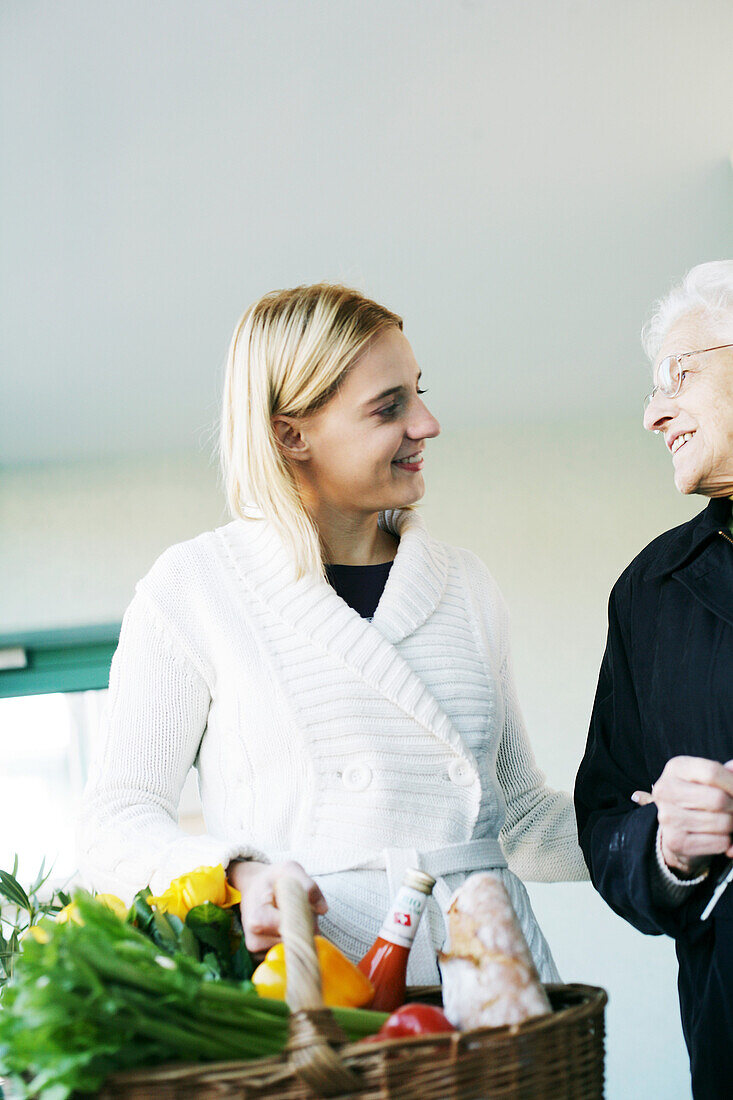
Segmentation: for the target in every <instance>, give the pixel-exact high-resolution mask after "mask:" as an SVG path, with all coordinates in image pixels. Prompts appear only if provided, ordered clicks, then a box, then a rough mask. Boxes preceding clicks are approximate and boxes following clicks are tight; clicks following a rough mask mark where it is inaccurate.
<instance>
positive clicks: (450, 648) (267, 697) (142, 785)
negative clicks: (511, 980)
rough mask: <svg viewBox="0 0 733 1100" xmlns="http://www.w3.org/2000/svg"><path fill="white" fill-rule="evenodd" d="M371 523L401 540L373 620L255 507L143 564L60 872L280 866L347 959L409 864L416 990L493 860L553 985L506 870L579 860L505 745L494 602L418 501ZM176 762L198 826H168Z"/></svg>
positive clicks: (513, 724) (504, 625)
mask: <svg viewBox="0 0 733 1100" xmlns="http://www.w3.org/2000/svg"><path fill="white" fill-rule="evenodd" d="M380 523H381V524H382V525H383V526H384V527H385V528H386V529H387V530H390V531H392V532H393V533H394V534H395V535H397V536H398V538H399V540H400V541H399V547H398V550H397V556H396V558H395V561H394V564H393V567H392V570H391V572H390V575H389V578H388V580H387V584H386V586H385V589H384V592H383V594H382V598H381V600H380V602H379V605H378V607H377V610H376V612H375V615H374V618H373V620H372V621H371V622H368V621H366V620H365V619H362V618H361V617H360V616H359V615H358V614H357V613H356V612H355V611H353V610H352V609H351V608H350V607H349V606H348V605H347V604H346V603H345V602H344V601H343V600H342V599H341V598H340V597H339V596H338V595H337V594H336V593H335V592H334V591H333V589H332V588H331V587H330V585H329V584H328V583H327V582H326V581H325V580H324V579H322V578H319V577H305V578H301V579H300V580H297V581H296V579H295V571H294V566H293V562H292V560H291V557H290V555H289V553H288V552H287V550H286V548H285V546H284V545H283V543H282V542H281V540H280V538H279V536H278V535H277V533H276V531H275V530H274V528H273V527H272V526H271V525H270V524H269V523H268V522H267V521H265V520H264V519H262V518H248V519H240V520H236V521H235V522H233V523H230V524H228V525H227V526H225V527H222V528H220V529H218V530H216V531H213V532H207V533H205V534H203V535H200V536H199V537H198V538H195V539H192V540H191V541H189V542H185V543H181V544H180V545H177V546H173V547H171V548H170V549H169V550H167V551H166V552H165V553H164V554H163V555H162V556H161V557H160V558H159V559H158V561H157V562H156V563H155V565H154V566H153V568H152V569H151V571H150V572H149V573H148V575H147V576H146V577H145V578H144V579H143V580H142V581H140V583H139V584H138V586H137V590H136V594H135V597H134V599H133V601H132V603H131V604H130V607H129V608H128V610H127V612H126V614H125V617H124V621H123V624H122V631H121V634H120V642H119V647H118V649H117V652H116V654H115V657H114V660H113V662H112V669H111V675H110V690H109V699H108V714H107V721H106V729H105V731H104V735H103V737H102V740H101V743H100V748H99V751H98V753H97V756H96V759H95V761H94V763H93V766H92V770H91V774H90V779H89V783H88V785H87V790H86V793H85V797H84V804H83V811H82V817H81V821H80V829H79V850H80V852H79V861H80V866H81V868H82V871H83V873H84V875H85V877H86V878H87V879H88V881H89V882H90V883H91V884H92V885H93V886H94V887H96V888H97V889H99V890H109V891H113V892H116V893H118V894H122V895H123V896H127V897H129V896H130V895H132V894H133V893H134V892H135V891H137V890H138V889H140V888H142V887H143V886H145V885H147V884H148V883H150V884H151V886H152V888H153V890H154V891H156V892H157V891H159V890H162V889H164V888H165V887H166V886H167V885H168V883H169V881H170V880H171V879H172V878H174V877H175V876H176V875H179V874H182V873H183V872H185V871H187V870H191V869H192V868H194V867H196V866H199V865H201V864H218V863H222V864H224V866H226V865H227V864H228V863H229V861H230V860H231V859H233V858H235V857H238V856H239V857H245V858H246V857H250V858H254V859H261V860H266V861H270V862H275V861H279V860H282V859H295V860H297V861H298V862H300V863H302V864H303V866H304V867H305V868H306V870H307V871H308V872H309V873H310V874H311V875H313V876H314V877H315V878H316V879H317V881H318V883H319V885H320V887H321V889H322V890H323V893H324V895H325V897H326V899H327V901H328V903H329V911H328V913H327V914H326V916H325V917H323V918H321V928H322V931H323V932H324V934H325V935H326V936H328V937H329V938H331V939H332V940H333V941H334V942H336V943H337V944H338V945H339V946H340V947H341V948H342V949H343V950H345V951H346V952H347V953H348V954H349V955H351V956H352V957H353V958H356V957H359V956H360V955H362V954H363V953H364V952H365V951H366V949H367V948H368V946H369V945H370V944H371V942H372V941H373V939H374V937H375V936H376V934H377V931H378V928H379V924H380V921H381V919H382V917H383V915H384V913H385V911H386V909H387V906H388V903H389V899H390V895H391V894H392V893H393V892H394V891H395V890H396V888H397V886H398V885H399V881H400V879H401V875H402V872H403V871H404V869H405V867H407V866H410V865H413V866H415V865H418V866H421V867H423V868H424V869H425V870H427V871H429V872H430V873H432V874H433V875H434V876H435V877H436V878H437V879H438V884H437V886H436V889H435V895H434V899H433V900H431V905H430V907H429V910H428V919H427V920H423V922H422V925H421V928H420V931H419V933H418V938H417V942H416V944H415V947H414V948H413V951H412V953H411V962H410V971H409V972H408V978H409V980H410V981H411V982H414V983H420V982H423V981H425V982H430V981H434V980H436V978H437V971H436V969H435V962H434V955H435V949H436V948H437V947H439V946H440V945H441V942H442V940H443V938H444V929H443V923H442V919H441V911H444V910H445V908H446V906H447V902H448V899H449V897H450V894H451V892H452V890H453V889H455V887H456V886H457V885H459V884H460V882H461V881H462V880H463V878H464V877H465V875H466V873H468V872H470V871H472V870H478V869H486V868H487V867H493V868H495V869H496V870H497V872H498V873H499V874H501V875H502V877H503V878H504V881H505V883H506V885H507V887H508V889H509V891H510V894H511V897H512V900H513V902H514V905H515V908H516V909H517V912H518V914H519V917H520V920H521V921H522V924H523V927H524V931H525V934H526V936H527V939H528V942H529V944H530V947H531V949H532V952H533V954H534V957H535V961H536V962H537V965H538V968H539V970H540V973H541V974H542V975H543V977H544V978H545V980H553V979H554V980H557V971H556V970H555V968H554V964H553V962H552V957H551V955H550V952H549V949H548V947H547V944H546V943H545V941H544V939H543V937H542V935H541V933H540V931H539V928H538V927H537V924H536V921H535V919H534V916H533V914H532V911H531V908H530V905H529V900H528V898H527V895H526V891H525V890H524V888H523V886H522V884H521V882H520V881H519V880H518V879H517V877H516V875H520V876H522V877H524V878H527V879H534V880H540V881H549V880H560V879H565V880H568V879H582V878H586V877H587V872H586V869H585V864H584V861H583V857H582V855H581V852H580V849H579V847H578V843H577V838H576V825H575V817H574V813H573V808H572V804H571V801H570V798H569V797H568V796H567V795H565V794H562V793H558V792H555V791H552V790H550V789H548V788H547V787H546V786H545V785H544V777H543V775H542V773H541V772H540V771H539V770H538V768H537V766H536V764H535V762H534V759H533V756H532V752H531V749H530V746H529V743H528V741H527V738H526V735H525V731H524V727H523V723H522V717H521V714H520V711H519V707H518V704H517V699H516V695H515V691H514V684H513V680H512V674H511V666H510V657H509V640H508V622H507V612H506V609H505V606H504V603H503V601H502V599H501V596H500V594H499V591H498V589H497V587H496V584H495V583H494V581H493V579H492V577H491V576H490V574H489V573H488V571H487V570H486V568H485V567H484V566H483V565H482V563H481V562H480V561H479V560H478V559H477V558H476V557H475V556H474V555H473V554H471V553H470V552H469V551H466V550H459V549H456V548H454V547H451V546H448V545H446V544H444V543H441V542H438V541H436V540H435V539H432V538H431V537H430V536H429V534H428V533H427V531H426V529H425V526H424V523H423V521H422V519H421V517H420V516H419V515H418V514H417V513H416V512H414V511H411V510H406V511H397V512H388V513H385V514H384V515H382V516H380ZM192 764H193V765H195V766H196V767H197V769H198V774H199V784H200V790H201V800H202V805H203V809H204V816H205V820H206V827H207V832H206V834H205V835H203V836H189V835H187V834H184V833H183V832H181V831H180V830H179V828H178V825H177V806H178V800H179V796H180V792H181V788H182V786H183V782H184V780H185V778H186V775H187V773H188V771H189V769H190V767H191V766H192ZM507 861H508V863H509V866H510V867H511V870H508V869H507ZM512 872H514V873H512Z"/></svg>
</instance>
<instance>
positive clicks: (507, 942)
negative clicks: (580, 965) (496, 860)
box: [439, 872, 552, 1030]
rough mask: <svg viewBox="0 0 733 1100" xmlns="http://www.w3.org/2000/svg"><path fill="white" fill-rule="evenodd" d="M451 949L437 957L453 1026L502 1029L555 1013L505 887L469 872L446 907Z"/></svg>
mask: <svg viewBox="0 0 733 1100" xmlns="http://www.w3.org/2000/svg"><path fill="white" fill-rule="evenodd" d="M448 930H449V943H450V947H449V950H448V951H447V952H445V953H444V952H441V953H440V955H439V962H440V969H441V973H442V977H443V1006H444V1010H445V1014H446V1016H447V1017H448V1019H449V1020H450V1022H451V1023H452V1024H453V1025H454V1027H457V1028H460V1029H461V1030H466V1029H468V1028H474V1027H501V1026H503V1025H505V1024H519V1023H521V1022H522V1021H523V1020H527V1019H529V1018H530V1017H532V1016H543V1015H545V1014H546V1013H548V1012H551V1011H552V1008H551V1006H550V1002H549V1001H548V999H547V994H546V993H545V991H544V989H543V987H542V984H541V982H540V979H539V975H538V973H537V970H536V968H535V965H534V962H533V961H532V956H531V954H530V951H529V948H528V946H527V941H526V940H525V938H524V934H523V933H522V929H521V927H520V924H519V921H518V920H517V916H516V914H515V912H514V909H513V907H512V903H511V901H510V900H509V895H508V893H507V891H506V888H505V886H504V884H503V882H502V881H501V879H500V878H499V877H498V876H497V875H493V874H490V873H489V872H479V873H477V874H474V875H470V876H469V878H467V879H466V881H465V882H464V883H463V885H462V886H461V887H460V888H459V889H458V890H456V892H455V894H454V895H453V897H452V898H451V901H450V904H449V906H448Z"/></svg>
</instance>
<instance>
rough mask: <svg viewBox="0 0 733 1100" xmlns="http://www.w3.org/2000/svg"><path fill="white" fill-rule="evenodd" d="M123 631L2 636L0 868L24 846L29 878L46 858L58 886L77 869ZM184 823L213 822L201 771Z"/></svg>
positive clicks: (189, 788) (192, 826) (24, 874)
mask: <svg viewBox="0 0 733 1100" xmlns="http://www.w3.org/2000/svg"><path fill="white" fill-rule="evenodd" d="M118 634H119V627H118V626H102V627H91V628H79V629H74V630H66V631H53V632H47V633H43V634H41V633H35V634H24V635H14V636H8V635H5V636H3V637H2V638H0V868H2V869H4V870H9V869H10V868H12V865H13V858H14V855H15V853H16V852H17V854H18V857H19V877H20V879H21V881H22V882H24V881H26V880H28V881H30V880H31V879H32V878H34V877H35V874H36V871H37V870H38V868H39V866H40V864H41V860H42V859H44V858H45V859H46V862H47V866H48V865H50V864H53V867H54V870H53V881H54V883H56V884H58V885H61V884H63V883H64V882H65V881H66V880H68V879H69V878H70V877H71V876H73V875H74V874H75V872H76V870H77V867H76V863H75V855H74V851H75V830H76V819H77V816H78V812H79V803H80V799H81V795H82V791H83V789H84V784H85V782H86V778H87V774H88V770H89V761H90V758H91V755H92V753H93V751H94V748H95V745H96V742H97V740H98V738H99V736H100V732H101V729H102V724H103V720H104V711H105V706H106V699H107V683H108V680H109V667H110V662H111V660H112V655H113V653H114V650H115V647H116V645H117V638H118ZM179 823H180V825H181V827H182V828H183V829H185V830H186V831H188V832H192V833H195V832H201V831H202V830H203V820H202V817H201V806H200V802H199V797H198V783H197V779H196V774H195V772H193V771H192V772H191V774H190V775H189V777H188V780H187V782H186V784H185V786H184V789H183V792H182V795H181V801H180V805H179Z"/></svg>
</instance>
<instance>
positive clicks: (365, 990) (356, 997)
mask: <svg viewBox="0 0 733 1100" xmlns="http://www.w3.org/2000/svg"><path fill="white" fill-rule="evenodd" d="M316 952H317V954H318V962H319V964H320V967H321V980H322V983H323V1000H324V1003H325V1004H327V1005H330V1006H333V1007H341V1008H362V1007H363V1006H364V1005H367V1004H369V1002H370V1001H371V999H372V997H373V996H374V986H373V985H372V983H371V982H370V981H369V979H368V978H367V976H366V974H362V972H361V970H359V969H358V968H357V967H356V966H354V964H353V963H352V962H351V961H350V960H349V959H347V958H346V955H344V954H343V953H342V952H341V951H339V949H338V947H336V946H335V945H334V944H332V943H331V942H330V940H327V939H325V937H324V936H316ZM286 981H287V975H286V972H285V947H284V945H283V944H282V943H276V944H275V945H274V947H271V948H270V950H269V951H268V952H267V954H266V955H265V958H264V960H263V961H262V962H261V963H260V965H259V966H258V967H257V969H256V970H255V972H254V974H253V975H252V982H253V984H254V987H255V989H256V990H257V992H258V993H259V995H260V996H261V997H273V998H274V999H275V1000H278V1001H284V1000H285V986H286Z"/></svg>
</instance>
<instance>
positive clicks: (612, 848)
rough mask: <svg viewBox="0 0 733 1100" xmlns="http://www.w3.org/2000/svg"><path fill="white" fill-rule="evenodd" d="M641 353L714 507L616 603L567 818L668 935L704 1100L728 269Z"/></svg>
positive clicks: (728, 734)
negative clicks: (572, 814)
mask: <svg viewBox="0 0 733 1100" xmlns="http://www.w3.org/2000/svg"><path fill="white" fill-rule="evenodd" d="M645 346H646V350H647V351H648V353H649V355H650V358H651V359H652V361H653V364H654V379H653V382H654V385H653V389H652V391H651V393H650V394H649V397H648V398H647V405H646V411H645V414H644V427H645V428H646V429H647V430H648V431H653V432H656V433H658V434H659V435H660V437H661V438H662V439H663V440H664V443H665V446H666V447H667V450H668V451H669V454H670V456H671V461H672V465H673V468H674V480H675V484H676V486H677V488H678V489H679V491H680V492H682V493H686V494H687V493H700V494H701V495H702V496H706V497H709V498H710V502H709V504H708V505H707V507H706V508H705V509H704V511H702V512H701V513H700V514H699V515H698V516H697V517H696V518H695V519H693V520H691V521H690V522H688V523H684V524H682V525H681V526H680V527H676V528H674V529H673V530H671V531H668V532H667V533H666V534H664V535H661V536H660V537H659V538H657V539H655V540H654V541H653V542H652V543H650V545H649V546H647V547H646V549H645V550H643V551H642V552H641V554H639V556H638V557H637V558H636V559H635V560H634V561H633V562H632V563H631V565H630V566H629V567H628V569H627V570H626V571H625V572H624V573H623V574H622V576H621V578H620V579H619V581H618V582H617V584H616V585H615V587H614V589H613V592H612V593H611V599H610V603H609V629H608V643H607V647H606V652H605V655H604V658H603V664H602V666H601V673H600V679H599V683H598V691H597V694H596V699H595V704H594V708H593V715H592V719H591V726H590V733H589V737H588V745H587V748H586V752H585V756H584V758H583V762H582V764H581V766H580V770H579V772H578V778H577V785H576V810H577V815H578V825H579V835H580V841H581V846H582V848H583V851H584V853H585V857H586V861H587V863H588V867H589V868H590V872H591V878H592V879H593V882H594V884H595V886H596V888H597V889H598V890H599V892H600V893H601V894H602V895H603V897H604V898H605V899H606V901H607V902H608V904H609V905H610V906H611V907H612V908H613V909H614V910H615V911H616V912H617V913H619V914H620V915H621V916H623V917H625V918H626V919H627V920H628V921H630V922H631V923H632V924H633V925H634V926H635V927H636V928H638V929H640V930H641V931H642V932H647V933H652V934H658V933H667V934H669V935H671V936H674V937H675V940H676V943H677V956H678V959H679V964H680V972H679V994H680V1005H681V1011H682V1022H683V1027H684V1033H685V1039H686V1041H687V1046H688V1050H689V1053H690V1061H691V1068H692V1082H693V1092H694V1095H695V1097H696V1100H702V1098H706V1100H707V1098H710V1100H712V1098H713V1097H715V1098H719V1097H723V1096H730V1095H731V1089H732V1088H733V1086H731V1069H730V1047H731V1043H732V1042H733V887H732V888H731V889H730V890H728V891H727V892H726V893H724V894H723V895H722V897H721V899H720V901H719V902H718V903H717V905H716V906H715V908H714V909H713V910H712V914H711V915H710V916H709V917H708V918H707V919H705V920H701V916H702V914H703V911H704V910H705V908H706V906H707V903H708V901H709V900H710V897H711V894H712V892H713V888H714V884H715V880H716V878H717V877H718V876H719V874H720V871H721V867H722V866H723V865H724V860H725V857H733V842H732V838H731V834H732V833H733V761H731V757H733V532H732V530H731V496H732V495H733V262H731V261H725V262H718V263H708V264H701V265H700V266H699V267H696V268H694V269H693V270H692V271H690V272H689V274H688V275H687V276H686V277H685V279H684V280H683V282H682V284H681V285H680V286H679V287H676V288H675V289H674V290H673V291H672V292H671V293H670V294H669V295H668V296H667V297H666V298H664V299H663V300H662V301H661V302H660V303H659V304H658V306H657V309H656V311H655V313H654V315H653V317H652V319H651V321H650V322H649V324H648V326H647V327H646V330H645ZM649 790H651V795H649V794H648V793H646V792H648V791H649Z"/></svg>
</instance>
